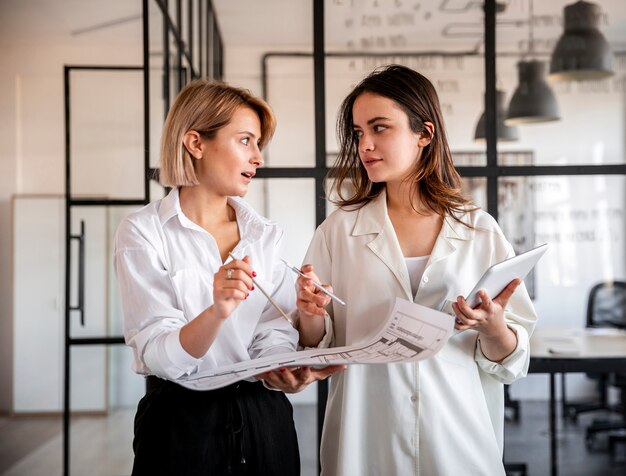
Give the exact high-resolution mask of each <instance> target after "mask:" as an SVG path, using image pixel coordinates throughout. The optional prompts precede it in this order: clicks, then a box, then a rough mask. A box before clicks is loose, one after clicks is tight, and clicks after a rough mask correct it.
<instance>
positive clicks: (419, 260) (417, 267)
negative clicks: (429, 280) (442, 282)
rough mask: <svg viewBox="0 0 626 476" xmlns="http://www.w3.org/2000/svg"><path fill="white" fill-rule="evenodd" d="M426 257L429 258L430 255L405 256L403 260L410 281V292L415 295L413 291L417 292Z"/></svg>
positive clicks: (426, 260) (426, 261)
mask: <svg viewBox="0 0 626 476" xmlns="http://www.w3.org/2000/svg"><path fill="white" fill-rule="evenodd" d="M428 258H430V255H426V256H406V257H405V258H404V262H405V263H406V269H407V271H408V272H409V281H411V292H412V293H413V294H412V295H413V296H415V293H417V288H418V287H419V285H420V281H421V280H422V275H423V274H424V270H425V269H426V264H427V263H428Z"/></svg>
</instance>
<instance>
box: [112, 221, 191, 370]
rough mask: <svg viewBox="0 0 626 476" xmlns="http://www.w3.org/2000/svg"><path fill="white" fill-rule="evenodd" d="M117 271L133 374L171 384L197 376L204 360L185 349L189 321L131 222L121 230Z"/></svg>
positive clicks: (166, 274) (156, 256)
mask: <svg viewBox="0 0 626 476" xmlns="http://www.w3.org/2000/svg"><path fill="white" fill-rule="evenodd" d="M113 265H114V269H115V273H116V275H117V281H118V285H119V289H120V301H121V306H122V310H123V314H124V337H125V340H126V344H127V345H128V346H130V347H131V348H132V350H133V355H134V364H133V370H134V371H135V372H137V373H140V374H152V375H157V376H159V377H162V378H166V379H169V380H176V379H177V378H179V377H181V376H183V375H188V374H190V373H192V372H194V371H195V370H196V369H197V367H198V365H199V363H200V362H201V360H200V359H196V358H194V357H193V356H191V355H189V354H188V353H187V352H186V351H185V350H184V349H183V347H182V345H181V344H180V339H179V334H180V329H181V328H182V327H183V326H184V325H185V324H187V319H186V318H185V316H184V314H183V311H182V310H181V309H180V307H179V306H178V304H177V299H176V294H175V291H174V288H173V285H172V282H171V279H170V276H169V272H168V270H167V269H166V268H165V264H164V262H163V260H162V259H161V257H160V255H159V253H158V251H157V249H156V248H155V247H154V245H153V244H151V243H150V242H149V241H148V240H147V239H146V238H145V237H144V236H142V235H141V233H139V232H138V230H137V229H136V228H135V227H134V226H133V225H132V224H130V223H128V222H123V223H122V224H121V225H120V228H119V229H118V232H117V235H116V240H115V252H114V256H113Z"/></svg>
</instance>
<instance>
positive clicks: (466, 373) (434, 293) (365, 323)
mask: <svg viewBox="0 0 626 476" xmlns="http://www.w3.org/2000/svg"><path fill="white" fill-rule="evenodd" d="M461 218H462V219H463V220H465V221H466V222H467V223H469V224H470V225H472V227H473V228H468V227H466V226H464V225H461V224H459V223H458V222H456V221H455V220H453V219H452V218H451V217H446V218H445V220H444V223H443V226H442V229H441V232H440V234H439V236H438V237H437V240H436V243H435V245H434V247H433V250H432V253H431V256H430V259H429V261H428V265H427V267H426V269H425V270H424V273H423V275H422V278H421V283H420V286H419V288H418V290H417V294H416V296H415V299H414V301H415V302H417V303H419V304H422V305H424V306H428V307H430V308H432V309H440V308H441V307H442V305H443V304H444V302H445V301H446V300H447V299H451V300H455V299H456V297H457V296H459V295H465V294H466V293H467V292H469V291H470V290H471V289H472V287H473V286H474V284H475V283H476V281H478V279H479V278H480V277H481V276H482V274H483V273H484V271H485V270H486V269H487V268H488V267H489V266H490V265H492V264H494V263H496V262H499V261H502V260H503V259H505V258H507V257H510V256H512V255H513V249H512V248H511V245H510V244H509V243H508V242H507V241H506V239H505V238H504V236H503V235H502V232H501V230H500V228H499V227H498V225H497V223H496V222H495V220H494V219H493V218H492V217H491V216H489V215H488V214H487V213H485V212H483V211H480V210H478V211H476V212H472V213H467V214H465V215H463V216H462V217H461ZM305 262H310V263H313V264H314V265H315V272H316V274H317V275H318V276H319V278H320V279H321V281H322V282H324V283H331V284H332V285H333V288H334V290H335V292H336V293H337V294H338V295H339V296H342V297H343V298H344V299H345V300H346V302H347V303H348V305H347V306H345V307H344V306H339V305H336V304H335V303H333V304H332V306H330V307H329V312H330V314H331V317H332V319H333V324H334V333H335V334H334V345H337V346H340V345H350V344H355V343H358V342H360V341H362V340H363V339H364V338H365V336H367V335H369V334H371V333H372V332H375V331H376V330H378V329H379V328H380V326H381V320H382V319H383V318H384V316H386V315H388V313H389V311H390V310H391V306H392V305H393V302H394V300H395V298H396V297H401V298H403V299H407V300H413V298H412V296H411V285H410V280H409V275H408V272H407V267H406V264H405V261H404V256H403V255H402V250H401V249H400V245H399V244H398V240H397V237H396V234H395V231H394V229H393V226H392V224H391V220H390V219H389V217H388V215H387V205H386V196H385V193H382V194H381V195H380V196H379V197H377V198H376V199H374V200H373V201H371V202H370V203H368V204H367V205H365V206H364V207H362V208H360V209H358V210H354V211H350V210H337V211H335V212H333V214H331V216H329V217H328V218H327V219H326V221H325V222H324V223H323V224H322V225H321V226H320V227H319V228H318V229H317V230H316V232H315V235H314V238H313V240H312V242H311V245H310V247H309V250H308V253H307V256H306V258H305ZM505 319H506V321H507V324H508V326H509V327H510V328H511V329H513V330H514V331H515V332H516V334H517V338H518V344H517V347H516V348H515V350H514V351H513V353H512V354H511V355H510V356H509V357H507V358H506V359H504V361H503V362H501V363H495V362H491V361H490V360H488V359H487V358H486V357H485V356H484V355H483V353H482V352H481V350H480V346H479V343H478V339H477V337H478V333H477V332H475V331H464V332H458V333H456V334H455V335H453V336H452V337H451V338H450V340H449V341H448V343H447V344H446V345H445V346H444V347H443V349H442V350H441V351H440V352H439V353H438V354H437V355H436V356H435V357H433V358H432V359H428V360H425V361H422V362H418V363H406V364H389V365H376V364H373V365H351V366H349V367H348V369H347V370H345V371H344V372H341V373H339V374H337V375H336V376H333V377H332V378H331V383H330V392H329V398H328V405H327V407H326V417H325V422H324V430H323V434H322V446H321V464H322V473H323V474H324V475H333V476H335V475H337V476H342V475H345V476H348V475H355V474H358V475H360V476H370V475H371V476H375V475H381V474H398V475H419V476H430V475H436V476H449V475H460V474H462V475H472V476H476V475H484V476H494V475H504V468H503V465H502V448H503V445H502V443H503V427H504V394H503V387H502V383H503V382H504V383H510V382H512V381H514V380H515V379H517V378H520V377H523V376H524V375H526V372H527V369H528V363H529V344H528V340H529V334H530V333H531V332H532V330H533V328H534V325H535V321H536V315H535V312H534V310H533V306H532V303H531V301H530V298H529V297H528V293H527V292H526V289H525V288H524V286H523V285H521V286H520V287H519V288H518V289H517V291H516V292H515V294H514V295H513V296H512V298H511V300H510V301H509V306H508V308H507V311H506V312H505Z"/></svg>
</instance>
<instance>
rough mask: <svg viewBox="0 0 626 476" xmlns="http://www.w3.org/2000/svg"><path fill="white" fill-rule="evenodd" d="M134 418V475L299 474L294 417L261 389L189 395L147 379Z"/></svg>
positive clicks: (245, 386)
mask: <svg viewBox="0 0 626 476" xmlns="http://www.w3.org/2000/svg"><path fill="white" fill-rule="evenodd" d="M147 387H148V388H147V392H146V395H145V396H144V397H143V398H142V399H141V401H140V402H139V405H138V408H137V414H136V415H135V438H134V440H133V450H134V452H135V461H134V464H133V475H150V476H153V475H176V476H178V475H200V474H202V475H250V476H252V475H254V476H257V475H259V476H261V475H267V476H291V475H299V474H300V455H299V451H298V440H297V437H296V431H295V427H294V423H293V409H292V407H291V404H290V403H289V400H287V397H285V394H284V393H282V392H275V391H272V390H268V389H266V388H265V387H264V386H263V384H262V383H261V382H255V383H251V382H239V383H237V384H233V385H230V386H228V387H225V388H222V389H218V390H212V391H196V390H189V389H187V388H185V387H182V386H180V385H178V384H175V383H173V382H170V381H168V380H162V379H159V378H157V377H153V376H150V377H148V378H147Z"/></svg>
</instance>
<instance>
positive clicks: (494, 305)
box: [452, 279, 522, 337]
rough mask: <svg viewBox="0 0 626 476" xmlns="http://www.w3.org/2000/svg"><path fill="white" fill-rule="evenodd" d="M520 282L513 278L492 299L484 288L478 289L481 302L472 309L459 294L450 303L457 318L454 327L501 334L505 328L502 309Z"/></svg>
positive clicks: (488, 333)
mask: <svg viewBox="0 0 626 476" xmlns="http://www.w3.org/2000/svg"><path fill="white" fill-rule="evenodd" d="M521 282H522V281H521V280H519V279H514V280H513V281H511V282H510V283H509V284H508V285H507V287H506V288H504V289H503V290H502V292H501V293H500V294H498V296H496V298H494V299H493V300H492V299H491V298H490V297H489V295H488V294H487V293H486V292H485V291H484V290H480V291H478V297H479V298H480V301H481V302H480V304H479V305H478V306H476V307H475V308H474V309H472V308H471V307H470V306H469V305H468V304H467V302H466V301H465V298H463V296H459V297H458V298H457V300H456V302H454V303H452V309H453V310H454V313H455V314H456V318H457V321H456V324H455V326H454V327H455V329H458V330H461V331H464V330H467V329H473V330H475V331H478V332H480V333H481V334H482V335H484V336H486V337H497V336H499V335H502V333H503V332H505V331H506V330H507V326H506V322H505V321H504V309H505V308H506V306H507V304H508V302H509V299H511V296H512V295H513V293H514V292H515V290H516V289H517V287H518V286H519V285H520V284H521Z"/></svg>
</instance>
